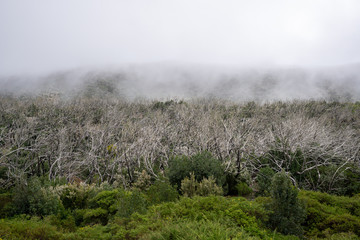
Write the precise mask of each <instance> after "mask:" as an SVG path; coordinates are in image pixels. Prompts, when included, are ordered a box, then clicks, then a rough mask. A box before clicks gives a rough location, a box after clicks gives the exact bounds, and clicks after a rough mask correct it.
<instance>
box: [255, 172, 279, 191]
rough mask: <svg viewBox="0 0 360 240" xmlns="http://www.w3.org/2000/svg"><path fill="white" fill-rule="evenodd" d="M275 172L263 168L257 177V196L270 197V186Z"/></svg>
mask: <svg viewBox="0 0 360 240" xmlns="http://www.w3.org/2000/svg"><path fill="white" fill-rule="evenodd" d="M274 174H275V172H274V171H273V170H272V169H271V168H269V167H264V168H261V169H260V171H259V172H258V174H257V176H256V181H257V185H258V192H257V194H258V195H260V196H270V186H271V179H272V177H273V176H274Z"/></svg>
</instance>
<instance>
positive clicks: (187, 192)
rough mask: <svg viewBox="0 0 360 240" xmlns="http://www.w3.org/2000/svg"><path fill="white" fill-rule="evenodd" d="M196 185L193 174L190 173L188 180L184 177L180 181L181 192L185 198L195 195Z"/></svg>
mask: <svg viewBox="0 0 360 240" xmlns="http://www.w3.org/2000/svg"><path fill="white" fill-rule="evenodd" d="M198 185H199V183H198V182H197V181H196V179H195V175H194V173H190V178H188V177H185V178H184V179H183V180H182V181H181V192H182V194H183V195H184V196H185V197H193V196H195V195H196V194H197V189H198Z"/></svg>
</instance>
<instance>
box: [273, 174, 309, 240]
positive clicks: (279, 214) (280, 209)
mask: <svg viewBox="0 0 360 240" xmlns="http://www.w3.org/2000/svg"><path fill="white" fill-rule="evenodd" d="M271 197H272V202H271V210H272V211H273V213H272V214H271V215H270V225H271V226H272V228H273V229H277V230H278V231H279V232H281V233H283V234H286V235H287V234H291V235H298V236H301V235H302V234H303V230H302V228H301V223H302V222H303V221H304V220H305V216H306V212H305V206H303V204H302V203H301V202H300V201H299V199H298V191H297V189H296V188H295V187H294V186H293V185H292V182H291V180H290V178H289V177H288V176H287V174H286V173H285V172H279V173H277V174H275V175H274V177H273V179H272V182H271Z"/></svg>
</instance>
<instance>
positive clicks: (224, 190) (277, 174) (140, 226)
mask: <svg viewBox="0 0 360 240" xmlns="http://www.w3.org/2000/svg"><path fill="white" fill-rule="evenodd" d="M358 106H359V104H358V103H339V102H331V103H327V102H315V101H308V102H288V103H283V102H274V103H268V104H257V103H254V102H251V103H244V104H237V105H235V104H233V103H228V102H217V101H213V102H210V103H209V102H205V101H201V100H197V101H195V100H193V101H189V102H177V101H175V100H172V101H167V102H125V101H121V100H118V99H106V98H105V99H102V100H99V99H93V98H84V97H83V98H79V99H76V98H74V99H67V100H64V99H61V98H51V99H49V98H46V97H24V98H15V97H11V96H7V97H5V96H1V97H0V184H1V188H0V217H1V220H0V238H1V239H196V238H198V239H244V238H245V239H301V238H309V239H321V238H325V239H358V238H360V232H359V229H360V195H359V194H360V167H359V159H360V158H359V157H360V152H359V146H360V109H359V108H358Z"/></svg>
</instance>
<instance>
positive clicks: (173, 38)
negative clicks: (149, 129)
mask: <svg viewBox="0 0 360 240" xmlns="http://www.w3.org/2000/svg"><path fill="white" fill-rule="evenodd" d="M0 36H1V37H0V53H1V54H0V92H1V93H14V94H29V93H41V92H49V91H54V92H60V93H62V94H66V95H77V94H78V93H79V92H81V93H84V94H85V93H87V94H92V93H93V92H91V91H90V92H89V88H93V87H99V83H101V82H106V84H100V85H101V87H104V85H106V86H108V88H109V89H108V90H109V91H107V90H106V88H105V89H100V92H101V91H103V92H104V91H105V92H106V94H111V95H114V96H120V97H124V98H127V99H136V98H139V97H140V98H149V99H155V98H164V99H165V98H185V99H186V98H193V97H216V98H222V99H229V100H236V101H247V100H255V101H268V100H291V99H326V100H329V99H333V100H346V101H348V100H350V101H357V100H359V96H360V67H359V66H360V65H359V63H360V47H359V44H358V43H359V42H360V2H359V1H356V0H346V1H340V0H334V1H331V2H329V1H325V0H319V1H309V0H305V1H295V0H290V1H285V0H275V1H262V0H255V1H232V0H225V1H217V0H207V1H205V0H196V1H189V0H183V1H165V0H150V1H141V0H132V1H115V0H106V1H95V0H78V1H70V0H63V1H49V0H34V1H21V0H3V1H1V2H0Z"/></svg>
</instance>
